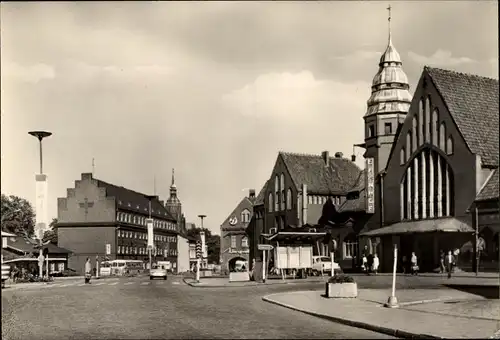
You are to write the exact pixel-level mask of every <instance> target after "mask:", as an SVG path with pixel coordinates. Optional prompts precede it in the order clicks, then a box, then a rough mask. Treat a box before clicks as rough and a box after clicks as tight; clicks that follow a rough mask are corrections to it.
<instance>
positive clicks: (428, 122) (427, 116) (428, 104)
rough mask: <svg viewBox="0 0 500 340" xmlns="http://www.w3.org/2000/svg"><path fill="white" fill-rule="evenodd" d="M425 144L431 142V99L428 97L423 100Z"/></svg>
mask: <svg viewBox="0 0 500 340" xmlns="http://www.w3.org/2000/svg"><path fill="white" fill-rule="evenodd" d="M424 111H425V142H426V143H430V142H431V136H430V134H431V97H430V96H428V97H427V98H426V100H425V110H424Z"/></svg>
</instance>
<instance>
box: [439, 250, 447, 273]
mask: <svg viewBox="0 0 500 340" xmlns="http://www.w3.org/2000/svg"><path fill="white" fill-rule="evenodd" d="M444 258H445V256H444V251H442V250H441V253H440V255H439V273H441V274H442V273H444V272H445V270H446V268H445V266H444Z"/></svg>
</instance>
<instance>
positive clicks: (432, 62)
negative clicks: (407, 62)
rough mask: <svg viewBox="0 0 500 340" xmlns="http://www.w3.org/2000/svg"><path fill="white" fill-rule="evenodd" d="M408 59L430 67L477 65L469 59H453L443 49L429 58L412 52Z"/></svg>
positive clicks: (448, 52)
mask: <svg viewBox="0 0 500 340" xmlns="http://www.w3.org/2000/svg"><path fill="white" fill-rule="evenodd" d="M408 57H410V59H412V60H413V61H415V62H416V63H419V64H422V65H429V66H456V65H463V64H473V63H476V61H475V60H473V59H471V58H468V57H453V56H452V55H451V52H450V51H446V50H442V49H438V50H437V51H436V52H435V53H434V54H433V55H431V56H429V57H426V56H423V55H420V54H417V53H415V52H412V51H410V52H408Z"/></svg>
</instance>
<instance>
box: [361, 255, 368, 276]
mask: <svg viewBox="0 0 500 340" xmlns="http://www.w3.org/2000/svg"><path fill="white" fill-rule="evenodd" d="M361 269H362V270H363V271H364V272H365V273H367V274H368V259H367V258H366V255H365V254H363V259H362V263H361Z"/></svg>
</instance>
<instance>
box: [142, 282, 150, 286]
mask: <svg viewBox="0 0 500 340" xmlns="http://www.w3.org/2000/svg"><path fill="white" fill-rule="evenodd" d="M149 283H150V282H143V283H141V285H143V286H146V285H148V284H149Z"/></svg>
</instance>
